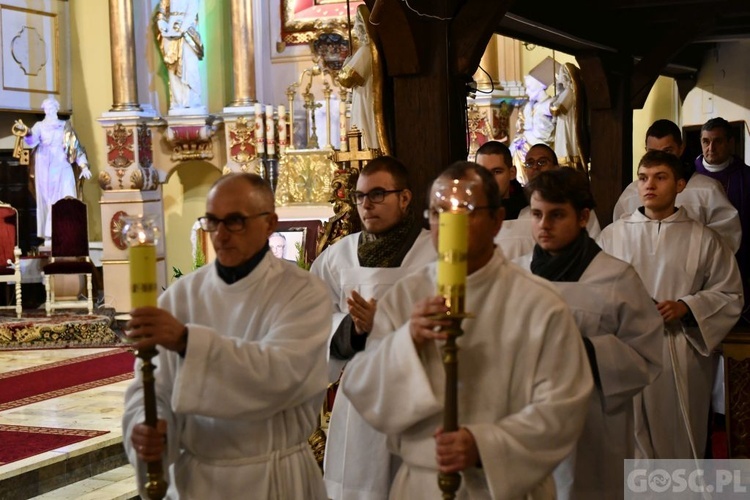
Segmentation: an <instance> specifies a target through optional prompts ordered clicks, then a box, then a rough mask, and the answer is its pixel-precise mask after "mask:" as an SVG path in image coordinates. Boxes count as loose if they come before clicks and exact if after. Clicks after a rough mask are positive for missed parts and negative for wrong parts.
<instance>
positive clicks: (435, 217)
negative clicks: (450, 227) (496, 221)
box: [422, 205, 498, 224]
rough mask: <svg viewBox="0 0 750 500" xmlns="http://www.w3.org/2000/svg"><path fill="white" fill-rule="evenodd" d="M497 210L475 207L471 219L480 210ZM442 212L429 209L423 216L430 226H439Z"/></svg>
mask: <svg viewBox="0 0 750 500" xmlns="http://www.w3.org/2000/svg"><path fill="white" fill-rule="evenodd" d="M497 208H498V207H491V206H489V205H483V206H481V207H474V209H473V210H472V211H471V212H469V217H473V216H474V215H475V214H476V213H477V212H478V211H479V210H497ZM440 212H442V210H438V209H437V208H427V209H425V211H424V212H422V215H423V216H424V218H425V220H427V221H429V222H430V224H437V223H438V221H439V220H440Z"/></svg>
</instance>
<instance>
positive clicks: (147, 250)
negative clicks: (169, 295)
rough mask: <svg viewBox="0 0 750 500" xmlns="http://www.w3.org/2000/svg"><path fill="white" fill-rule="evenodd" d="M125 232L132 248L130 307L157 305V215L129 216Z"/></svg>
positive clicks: (130, 255)
mask: <svg viewBox="0 0 750 500" xmlns="http://www.w3.org/2000/svg"><path fill="white" fill-rule="evenodd" d="M124 231H125V241H126V242H127V243H128V247H129V250H128V253H129V259H128V260H130V302H131V307H132V308H136V307H144V306H156V300H157V296H158V291H159V289H158V284H157V279H156V244H157V242H158V239H159V229H158V228H157V227H156V215H141V216H127V217H126V218H125V228H124Z"/></svg>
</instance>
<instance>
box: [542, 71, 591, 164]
mask: <svg viewBox="0 0 750 500" xmlns="http://www.w3.org/2000/svg"><path fill="white" fill-rule="evenodd" d="M580 71H581V70H580V69H578V67H577V66H576V65H574V64H571V63H566V64H563V65H561V66H560V70H559V71H558V72H557V84H556V85H557V95H556V96H555V98H554V99H553V101H552V105H551V106H550V110H551V111H552V114H553V115H554V116H556V117H557V124H556V126H555V154H556V155H557V159H558V161H559V163H560V165H562V166H566V167H574V168H576V169H578V170H582V171H584V172H587V171H588V160H589V141H588V133H587V129H586V118H585V113H584V106H585V102H586V100H585V99H584V98H583V84H582V82H581V76H580Z"/></svg>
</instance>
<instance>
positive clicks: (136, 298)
mask: <svg viewBox="0 0 750 500" xmlns="http://www.w3.org/2000/svg"><path fill="white" fill-rule="evenodd" d="M122 231H123V235H124V239H125V241H126V242H127V244H128V247H129V251H128V253H129V261H130V301H131V307H132V308H133V309H136V308H141V307H154V308H155V307H156V303H157V294H158V284H157V279H156V243H157V241H158V238H159V228H158V227H157V226H156V216H155V215H143V216H127V217H125V226H124V227H123V230H122ZM131 323H132V320H131ZM131 326H132V325H131ZM135 337H136V339H137V338H138V337H137V334H136V335H135ZM139 343H140V342H139ZM136 347H138V349H137V351H136V356H138V357H139V358H140V359H141V360H142V362H143V363H142V364H141V373H142V378H143V401H144V407H145V408H144V411H145V424H146V425H147V426H149V427H152V428H154V429H157V420H158V416H157V413H156V391H155V388H154V382H155V379H154V369H155V368H156V367H155V366H154V364H153V363H152V361H151V360H152V359H153V357H154V356H156V354H157V352H156V346H155V345H154V344H152V343H148V344H147V345H146V346H138V345H136ZM157 430H158V429H157ZM138 451H139V454H141V455H142V454H143V452H144V450H143V449H142V447H141V449H140V450H138ZM146 467H147V483H146V492H147V493H148V496H149V498H150V499H151V500H160V499H162V498H164V496H165V495H166V493H167V482H166V481H165V480H164V469H163V467H162V463H161V458H157V459H155V460H153V461H149V462H147V463H146Z"/></svg>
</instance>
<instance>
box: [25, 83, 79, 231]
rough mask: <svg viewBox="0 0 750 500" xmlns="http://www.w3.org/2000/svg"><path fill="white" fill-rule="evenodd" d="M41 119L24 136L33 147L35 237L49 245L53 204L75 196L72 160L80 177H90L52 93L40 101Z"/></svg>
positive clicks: (75, 137)
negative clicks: (77, 167) (60, 117)
mask: <svg viewBox="0 0 750 500" xmlns="http://www.w3.org/2000/svg"><path fill="white" fill-rule="evenodd" d="M42 109H43V110H44V119H43V120H41V121H38V122H36V123H35V124H34V126H33V127H32V128H31V131H30V132H29V134H28V135H27V136H26V138H25V142H26V144H27V145H28V146H29V147H30V148H32V149H33V148H36V149H35V150H34V186H35V189H36V222H37V224H36V226H37V237H38V238H44V240H45V245H49V243H50V240H51V238H52V220H51V210H52V204H53V203H55V202H56V201H57V200H60V199H62V198H64V197H66V196H73V197H75V196H76V176H75V172H74V170H73V166H72V164H73V163H75V164H77V165H78V166H79V167H80V169H81V173H80V174H79V176H78V177H79V178H81V179H90V178H91V170H89V167H88V163H89V162H88V159H87V158H86V150H85V149H84V148H83V146H81V144H80V143H79V142H78V137H77V136H76V133H75V131H74V130H73V127H72V126H71V125H70V122H69V121H65V120H61V119H59V118H58V116H57V112H58V110H59V109H60V103H58V102H57V99H55V98H54V97H49V98H47V99H45V100H44V101H42Z"/></svg>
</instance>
